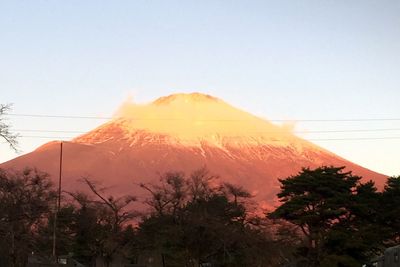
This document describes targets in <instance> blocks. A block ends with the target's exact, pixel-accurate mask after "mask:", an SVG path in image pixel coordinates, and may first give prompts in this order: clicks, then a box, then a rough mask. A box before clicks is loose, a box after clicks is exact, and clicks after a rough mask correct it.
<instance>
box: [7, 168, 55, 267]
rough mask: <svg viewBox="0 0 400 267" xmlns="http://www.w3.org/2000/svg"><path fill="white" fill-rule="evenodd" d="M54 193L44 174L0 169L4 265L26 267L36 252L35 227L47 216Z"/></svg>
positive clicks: (53, 199) (29, 170)
mask: <svg viewBox="0 0 400 267" xmlns="http://www.w3.org/2000/svg"><path fill="white" fill-rule="evenodd" d="M55 196H56V194H55V192H54V191H53V188H52V184H51V182H50V180H49V179H48V177H47V175H46V174H44V173H40V172H38V171H36V170H31V169H26V170H25V171H23V172H6V171H3V170H0V250H1V252H0V257H1V258H2V260H1V262H3V264H4V266H25V263H26V260H27V256H28V255H29V254H30V253H31V252H32V251H35V250H36V247H35V243H34V241H35V236H36V235H37V229H38V225H40V224H41V223H43V222H44V221H45V220H46V218H48V217H49V214H50V212H51V207H52V203H54V201H55Z"/></svg>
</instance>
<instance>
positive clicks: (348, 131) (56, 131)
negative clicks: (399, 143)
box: [14, 128, 400, 134]
mask: <svg viewBox="0 0 400 267" xmlns="http://www.w3.org/2000/svg"><path fill="white" fill-rule="evenodd" d="M14 131H15V132H32V133H33V132H35V133H76V134H84V133H87V132H88V131H73V130H72V131H70V130H41V129H15V130H14ZM277 131H279V130H277ZM277 131H260V132H256V133H276V132H277ZM385 131H400V128H379V129H349V130H310V131H306V130H305V131H293V133H296V134H308V133H353V132H354V133H356V132H385ZM110 132H112V131H107V133H110ZM115 132H119V131H115Z"/></svg>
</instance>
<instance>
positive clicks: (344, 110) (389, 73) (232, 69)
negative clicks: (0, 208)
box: [0, 0, 400, 175]
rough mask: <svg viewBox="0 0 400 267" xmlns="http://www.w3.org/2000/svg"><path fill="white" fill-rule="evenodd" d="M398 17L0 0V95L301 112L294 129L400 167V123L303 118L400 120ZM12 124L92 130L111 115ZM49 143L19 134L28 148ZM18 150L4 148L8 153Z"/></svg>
mask: <svg viewBox="0 0 400 267" xmlns="http://www.w3.org/2000/svg"><path fill="white" fill-rule="evenodd" d="M399 14H400V1H398V0H392V1H385V0H376V1H369V0H360V1H349V0H343V1H341V0H335V1H329V0H326V1H320V0H316V1H306V0H303V1H297V0H292V1H285V0H283V1H247V0H246V1H244V0H243V1H228V0H226V1H218V0H212V1H211V0H210V1H207V0H202V1H173V0H168V1H165V0H160V1H149V0H143V1H140V0H136V1H73V0H69V1H11V0H10V1H0V103H13V104H14V110H13V113H18V114H45V115H75V116H111V115H112V114H113V112H114V111H115V110H116V109H117V108H118V106H119V105H120V104H121V102H123V101H124V100H125V99H126V98H127V97H129V96H132V97H133V98H134V100H135V101H137V102H147V101H151V100H153V99H154V98H157V97H159V96H163V95H167V94H170V93H174V92H192V91H198V92H204V93H208V94H211V95H214V96H217V97H220V98H222V99H224V100H225V101H226V102H228V103H231V104H232V105H234V106H237V107H239V108H242V109H244V110H246V111H249V112H251V113H254V114H256V115H258V116H261V117H265V118H268V119H287V120H293V124H294V127H295V128H294V129H295V131H298V132H299V133H298V135H300V136H302V137H304V138H306V139H310V140H314V142H315V143H317V144H319V145H321V146H323V147H325V148H327V149H329V150H331V151H333V152H335V153H337V154H338V155H340V156H343V157H345V158H347V159H349V160H352V161H354V162H356V163H359V164H361V165H363V166H365V167H368V168H370V169H373V170H375V171H379V172H382V173H385V174H389V175H395V174H396V175H399V174H400V157H399V152H400V120H391V121H382V120H377V121H350V122H343V121H325V122H304V121H302V120H310V119H322V120H329V119H382V118H384V119H388V118H397V119H400V105H399V100H400V15H399ZM9 122H10V123H12V124H13V127H14V129H15V130H18V131H19V130H56V131H86V130H89V129H91V128H93V127H95V126H97V125H99V124H100V123H102V122H103V121H102V120H89V119H54V118H32V117H15V116H12V117H11V116H10V117H9ZM321 130H323V131H327V130H328V131H330V130H332V131H343V130H344V131H349V130H362V131H355V132H333V133H332V132H331V133H327V132H317V133H316V132H315V131H321ZM364 130H367V131H364ZM305 131H308V133H305ZM20 133H21V135H22V136H33V135H36V136H54V139H57V138H59V137H69V136H73V135H76V134H73V133H65V132H63V133H43V132H26V131H23V132H20ZM350 138H352V139H356V140H348V139H350ZM360 138H361V139H362V140H359V139H360ZM364 138H368V139H364ZM372 138H377V139H372ZM382 138H383V139H382ZM66 139H68V138H66ZM316 139H324V140H316ZM326 139H346V140H326ZM50 140H51V139H46V138H37V137H36V138H33V137H21V138H20V149H21V151H22V152H23V153H26V152H29V151H31V150H32V149H34V148H36V147H38V146H39V145H41V144H43V143H45V142H47V141H50ZM15 156H17V155H16V154H15V153H14V152H12V151H11V150H9V149H8V147H7V146H6V145H4V144H0V162H3V161H5V160H8V159H11V158H13V157H15Z"/></svg>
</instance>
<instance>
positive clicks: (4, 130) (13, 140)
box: [0, 104, 18, 151]
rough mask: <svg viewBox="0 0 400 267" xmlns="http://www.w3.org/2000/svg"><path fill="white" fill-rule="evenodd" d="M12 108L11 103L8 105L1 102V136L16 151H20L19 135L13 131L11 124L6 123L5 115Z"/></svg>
mask: <svg viewBox="0 0 400 267" xmlns="http://www.w3.org/2000/svg"><path fill="white" fill-rule="evenodd" d="M10 109H11V105H10V104H8V105H4V104H0V137H1V138H2V139H4V140H5V141H6V142H7V143H8V144H9V145H10V147H11V148H12V149H13V150H14V151H18V149H17V145H18V141H17V138H18V135H17V134H14V133H12V132H11V130H10V128H11V127H10V124H9V123H6V120H5V118H4V115H6V114H7V112H8V111H9V110H10Z"/></svg>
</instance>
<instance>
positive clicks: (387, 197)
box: [380, 176, 400, 246]
mask: <svg viewBox="0 0 400 267" xmlns="http://www.w3.org/2000/svg"><path fill="white" fill-rule="evenodd" d="M380 210H381V216H382V225H383V227H385V229H386V230H387V236H386V239H385V244H386V245H387V246H393V245H397V244H399V243H400V176H397V177H389V178H388V180H387V182H386V185H385V189H384V191H383V194H382V205H381V206H380Z"/></svg>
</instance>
